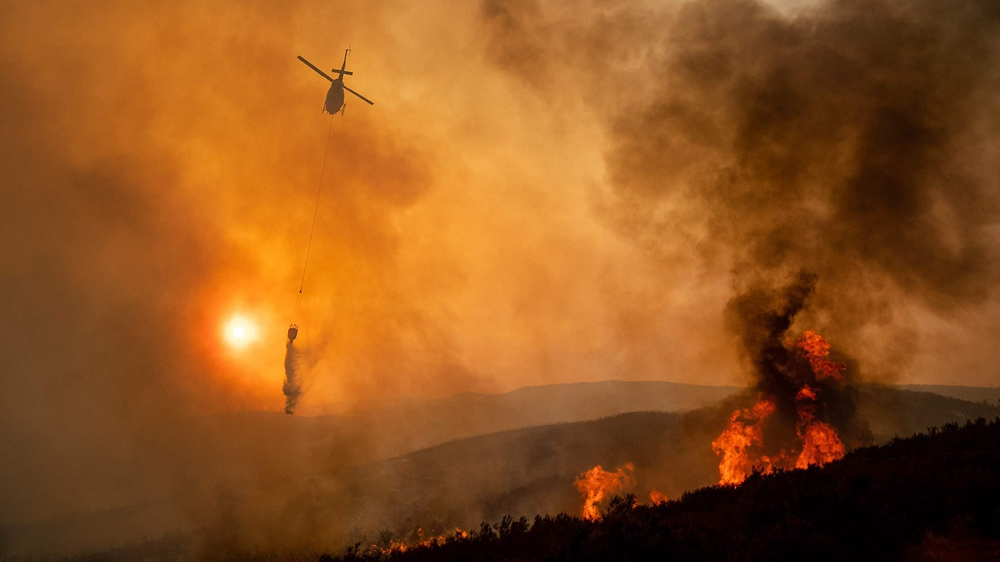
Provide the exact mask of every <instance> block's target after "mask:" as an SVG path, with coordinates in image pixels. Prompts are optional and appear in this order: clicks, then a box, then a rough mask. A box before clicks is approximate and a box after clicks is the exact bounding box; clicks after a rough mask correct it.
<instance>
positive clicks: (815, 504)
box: [320, 418, 1000, 562]
mask: <svg viewBox="0 0 1000 562" xmlns="http://www.w3.org/2000/svg"><path fill="white" fill-rule="evenodd" d="M998 473H1000V418H996V419H994V420H993V421H990V422H987V421H986V420H985V419H982V418H980V419H978V420H976V421H975V422H968V423H966V424H965V425H961V426H960V425H958V424H948V425H946V426H944V427H943V428H942V429H938V428H931V429H930V430H929V431H928V432H926V433H923V434H920V435H915V436H913V437H909V438H906V439H900V438H896V439H893V440H892V441H890V442H888V443H886V444H883V445H879V446H871V447H865V448H860V449H856V450H854V451H852V452H851V453H849V454H848V455H847V456H846V457H845V458H844V459H843V460H841V461H838V462H834V463H832V464H829V465H827V466H825V467H822V468H818V467H813V468H810V469H807V470H792V471H778V472H776V473H773V474H759V473H758V474H754V475H752V476H751V477H750V478H748V479H747V480H746V481H745V482H744V483H743V484H742V485H741V486H739V487H719V486H712V487H707V488H702V489H700V490H697V491H694V492H690V493H686V494H684V496H683V497H682V498H681V499H680V500H679V501H674V502H669V503H666V504H661V505H657V506H646V505H639V504H637V501H636V498H635V496H633V495H627V496H625V497H616V498H615V499H614V500H613V501H612V502H610V504H609V506H608V507H607V508H606V509H605V510H604V513H603V515H604V517H603V520H601V521H597V522H591V521H586V520H583V519H580V518H578V517H574V516H570V515H566V514H560V515H557V516H554V517H553V516H545V517H541V516H538V517H535V518H534V520H528V519H527V518H523V517H522V518H520V519H513V518H510V517H506V518H504V519H503V520H502V521H501V522H500V523H498V524H495V525H492V526H491V525H488V524H485V523H484V524H483V525H482V526H481V527H480V529H479V530H478V531H474V532H471V533H468V534H467V535H462V534H456V535H454V536H452V537H449V538H446V539H444V540H441V541H430V542H429V544H426V545H423V546H416V547H410V548H407V549H406V550H403V551H400V550H398V549H397V550H395V551H387V550H386V549H380V548H377V547H366V546H364V545H362V544H358V545H355V547H353V548H351V549H349V550H348V551H347V552H346V553H345V554H343V555H341V556H339V557H337V558H333V557H331V556H329V555H325V556H323V557H321V558H320V560H321V561H322V562H332V561H334V560H336V561H343V562H348V561H365V562H374V561H381V560H393V561H407V562H412V561H424V560H435V561H469V560H482V561H487V560H551V561H556V560H652V559H657V560H663V559H678V560H803V559H809V560H848V559H854V560H939V559H953V560H959V559H961V560H976V559H984V560H985V559H996V557H997V556H1000V502H998V501H997V498H1000V480H998V478H997V474H998ZM942 556H943V557H942Z"/></svg>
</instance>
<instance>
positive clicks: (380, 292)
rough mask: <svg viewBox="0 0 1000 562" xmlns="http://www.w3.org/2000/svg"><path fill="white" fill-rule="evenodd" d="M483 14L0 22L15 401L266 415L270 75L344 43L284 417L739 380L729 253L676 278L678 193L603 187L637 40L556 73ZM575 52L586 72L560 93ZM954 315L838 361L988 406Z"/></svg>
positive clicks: (288, 218)
mask: <svg viewBox="0 0 1000 562" xmlns="http://www.w3.org/2000/svg"><path fill="white" fill-rule="evenodd" d="M494 4H497V3H495V2H486V3H483V4H482V5H478V4H476V3H464V2H448V1H433V2H421V3H419V4H414V3H403V2H387V3H377V4H372V3H360V2H358V3H354V2H345V3H327V2H289V3H286V2H281V3H270V4H269V3H255V4H252V5H246V4H244V3H236V2H232V3H230V2H222V1H219V2H209V3H205V2H175V3H170V4H168V5H166V6H159V5H156V6H154V5H153V4H146V3H133V2H116V1H107V2H97V3H87V4H78V5H65V4H64V3H45V2H32V3H27V2H24V3H15V4H13V5H11V6H10V7H8V8H7V9H5V14H4V16H3V29H4V33H3V40H2V41H3V51H4V57H3V58H4V62H3V64H2V69H3V72H4V74H5V75H6V76H7V80H5V83H6V85H5V86H4V98H5V106H6V107H5V109H4V112H5V115H6V117H7V118H8V119H9V120H12V121H11V122H13V123H15V125H14V126H13V127H9V128H8V129H9V130H8V131H7V133H6V135H5V139H4V142H5V143H6V147H7V149H6V150H5V152H6V158H5V159H6V160H7V161H8V163H9V164H10V165H11V166H12V167H13V168H14V170H15V171H14V172H12V174H11V175H10V179H9V183H8V184H7V185H5V186H4V191H5V192H6V193H8V194H9V195H11V197H12V198H13V200H14V202H15V204H14V205H13V206H8V207H7V209H6V210H5V212H4V219H5V220H6V221H7V225H8V227H9V228H10V232H9V233H8V235H9V237H10V238H9V239H10V242H11V243H9V244H8V243H5V246H6V247H7V249H6V251H5V252H4V254H5V255H4V256H3V258H2V262H0V264H2V267H3V268H4V270H5V271H7V272H8V274H9V275H8V279H10V280H11V281H10V283H12V287H13V288H12V289H11V291H12V292H11V294H17V295H18V297H17V301H18V302H19V303H20V304H19V306H18V308H17V312H16V313H15V314H13V315H11V316H10V318H11V320H8V321H9V322H11V324H12V325H11V327H10V329H11V330H25V328H15V327H14V326H18V325H21V323H22V322H26V323H28V328H26V330H27V333H30V334H31V337H30V338H29V337H27V336H25V338H26V339H25V340H23V341H22V340H21V339H19V337H14V338H13V339H12V340H11V343H12V348H11V350H10V351H7V352H5V353H9V354H11V355H12V356H14V357H15V358H16V359H13V360H12V361H13V364H14V365H15V366H16V369H17V370H20V371H21V372H28V371H31V372H32V373H33V374H32V375H30V377H34V378H32V379H31V380H32V381H34V382H28V383H24V384H27V385H28V386H31V385H32V384H36V383H37V384H43V386H44V388H39V389H37V394H36V395H34V396H36V398H35V399H32V400H28V401H26V402H25V404H29V405H25V406H23V408H24V409H25V410H30V409H31V408H33V407H34V406H35V405H37V403H38V401H39V400H41V401H47V402H48V403H50V404H59V403H62V402H66V401H68V400H69V398H68V396H63V393H64V390H63V388H64V387H63V382H64V381H65V380H68V379H71V380H76V381H78V382H77V383H76V384H79V385H80V387H81V388H82V392H83V394H84V396H85V400H86V401H92V403H93V407H94V408H96V409H101V410H104V409H107V408H108V405H109V404H111V405H113V406H112V407H111V409H113V410H115V411H120V412H124V413H125V415H129V416H131V415H142V416H144V415H147V414H149V415H152V414H151V410H150V407H151V408H152V410H153V411H155V414H156V415H165V416H173V415H183V414H189V413H199V412H211V411H226V410H231V409H236V408H243V407H245V408H251V409H258V408H259V409H268V410H277V409H279V408H280V407H281V403H282V396H281V394H280V387H281V379H282V376H283V373H282V370H281V357H282V353H283V343H284V342H283V338H284V332H285V330H286V328H287V325H288V323H289V322H291V321H292V320H293V315H292V311H293V309H294V303H295V297H296V289H297V288H298V280H299V275H300V274H301V266H302V261H303V258H304V251H305V243H306V240H307V236H308V230H309V221H310V218H311V216H312V212H313V207H312V204H313V200H314V197H315V190H316V187H317V183H318V181H319V175H320V167H321V164H322V162H323V145H324V140H325V135H326V132H327V127H328V125H329V123H330V121H329V119H330V118H329V116H326V115H323V114H321V113H320V111H319V110H320V107H321V104H322V100H323V96H324V93H325V89H326V82H325V81H324V80H322V79H321V78H320V77H318V76H317V75H315V74H314V73H313V72H311V71H310V70H309V69H308V68H306V67H305V66H304V65H302V64H301V63H299V62H298V61H297V60H296V59H295V56H296V55H300V54H301V55H303V56H305V57H307V58H309V59H310V60H312V61H313V62H314V63H316V64H319V65H320V66H321V67H332V66H336V65H339V63H340V60H341V56H342V53H343V49H344V48H345V47H346V46H347V45H352V46H353V49H354V52H353V54H352V56H351V59H350V61H349V64H348V67H349V69H352V70H353V71H354V72H355V75H354V76H352V77H349V78H348V84H349V85H350V86H352V87H354V88H355V89H357V90H358V91H360V92H361V93H363V94H364V95H366V96H367V97H369V98H371V99H373V100H374V101H375V102H376V104H375V106H373V107H368V106H365V105H363V104H361V103H360V102H358V101H357V100H354V99H348V105H347V110H346V116H344V117H336V118H334V120H333V123H332V127H333V128H332V142H331V151H330V153H329V160H328V162H327V170H328V173H327V175H326V181H325V185H324V192H323V196H322V199H321V204H320V208H319V214H318V217H319V220H318V224H317V229H316V238H315V243H314V246H313V254H312V257H311V258H310V259H311V261H310V270H309V275H308V279H307V284H306V292H305V294H304V298H303V302H302V309H301V313H300V314H299V316H298V318H295V320H297V321H298V322H299V324H300V325H301V327H302V332H301V336H300V340H299V343H301V344H302V345H303V346H304V347H305V348H306V349H307V350H308V351H309V353H310V357H311V361H312V363H311V365H310V367H309V368H308V369H307V371H308V373H307V387H308V390H307V393H306V397H305V398H304V402H303V403H304V404H305V405H306V406H311V407H316V406H319V405H322V404H326V403H340V402H351V401H354V400H371V399H384V398H396V397H404V396H413V395H418V396H438V395H445V394H450V393H454V392H459V391H465V390H479V391H491V392H496V391H505V390H510V389H513V388H516V387H519V386H523V385H531V384H544V383H554V382H572V381H582V380H602V379H668V380H674V381H681V382H691V383H705V384H733V383H738V382H740V381H741V379H740V376H739V375H738V368H737V362H736V358H735V351H734V349H733V346H732V340H731V339H730V337H729V336H728V335H726V334H725V330H724V327H723V321H722V309H723V306H724V303H725V301H726V300H727V299H728V298H729V296H730V295H731V292H732V289H731V286H732V280H731V278H730V275H729V272H730V269H731V267H732V261H731V257H729V256H726V255H725V254H721V255H718V256H717V259H709V260H705V259H703V258H704V256H703V255H701V254H702V250H701V245H702V241H703V239H704V238H705V237H710V236H711V234H710V233H708V232H706V231H704V230H702V225H701V223H700V221H701V218H700V217H699V209H698V208H696V207H686V206H685V205H684V202H683V201H682V200H676V201H662V202H661V206H660V207H658V208H657V210H656V213H658V215H657V216H658V217H659V218H658V219H657V220H658V221H660V222H662V223H664V224H667V225H668V226H667V227H665V228H661V229H660V230H659V231H655V230H654V231H647V230H643V229H641V228H639V227H638V226H636V227H635V228H633V226H632V223H631V222H630V221H631V220H632V219H630V218H629V216H630V215H628V213H629V212H631V211H629V209H628V208H627V207H623V206H619V205H618V204H617V203H616V195H615V189H614V187H613V185H611V184H612V180H610V179H609V175H608V170H607V165H606V164H607V160H606V158H607V157H608V154H609V150H611V149H612V144H611V142H610V140H609V131H612V130H614V129H613V128H614V127H615V126H618V124H620V123H621V116H622V114H623V112H625V111H627V110H629V109H630V108H631V107H635V106H636V104H640V103H643V101H644V100H648V99H650V96H654V95H656V94H655V88H654V87H653V85H651V84H650V83H647V82H648V80H647V79H646V78H644V76H645V74H644V73H643V72H642V71H641V70H642V64H641V60H642V57H644V56H651V55H648V54H647V55H642V54H641V52H642V50H641V49H639V48H638V47H635V45H632V44H629V45H624V44H622V43H620V42H616V40H615V38H616V37H619V35H616V34H631V36H633V37H638V38H641V39H643V40H648V41H650V42H655V41H658V40H659V38H660V36H661V35H662V34H663V31H662V30H658V29H657V28H656V27H655V26H649V25H647V26H643V24H642V22H641V18H636V19H629V18H628V17H623V18H621V19H620V20H614V21H615V23H614V24H613V25H608V31H607V34H606V35H596V36H595V37H607V42H606V43H602V42H600V41H598V42H596V43H594V42H591V43H588V45H591V48H592V51H591V52H586V53H567V52H562V51H559V47H558V45H556V46H553V45H555V43H554V42H555V41H557V40H558V41H565V42H566V44H571V43H570V42H569V41H570V40H571V39H572V37H573V32H572V30H571V29H570V30H569V31H564V30H563V29H562V28H561V27H560V26H561V25H563V24H562V23H560V22H569V23H566V24H565V25H566V26H567V29H568V28H569V27H571V24H575V23H579V22H577V20H576V19H574V18H577V16H576V15H575V14H573V13H571V12H566V13H562V12H559V13H557V14H555V15H553V14H550V13H548V11H547V10H552V9H553V8H551V7H549V8H544V9H543V8H537V7H536V8H532V9H538V10H541V11H540V12H538V14H536V15H537V18H535V19H536V20H537V21H538V22H540V23H537V25H538V28H537V29H529V30H527V33H529V34H533V35H530V37H531V41H525V42H524V43H523V44H518V43H517V41H513V42H512V43H511V42H510V38H509V37H508V36H507V35H505V34H507V33H514V32H516V33H522V32H524V31H525V30H524V29H520V28H516V26H514V27H512V28H511V29H514V31H511V29H508V28H507V27H505V26H509V25H513V24H511V23H510V22H509V21H508V20H507V19H505V18H508V16H509V14H507V12H504V10H507V9H508V8H506V7H504V8H496V6H495V5H494ZM531 5H532V4H531V3H528V4H526V6H531ZM651 9H652V8H651ZM657 10H658V11H657ZM672 10H673V8H672V7H670V6H669V5H667V6H663V7H659V8H656V9H655V10H654V11H656V13H658V14H661V15H662V16H663V17H665V18H666V17H670V14H671V13H672ZM529 11H530V10H529ZM567 14H569V15H567ZM626 15H627V14H626ZM509 17H510V18H511V21H513V20H514V19H516V18H514V17H513V16H509ZM607 17H608V18H611V17H612V15H607ZM581 21H582V20H581ZM588 25H589V24H588ZM622 36H624V35H622ZM550 40H551V41H552V42H553V43H552V44H549V43H547V41H550ZM532 41H534V43H532ZM505 42H507V43H505ZM508 43H509V44H508ZM512 45H513V46H512ZM553 53H558V54H559V55H560V56H561V58H559V59H558V61H557V62H552V61H553V60H554V57H555V55H553ZM546 57H550V58H546ZM585 57H586V60H587V61H589V62H594V63H595V64H596V63H597V62H599V63H601V64H606V65H608V67H609V68H611V70H610V71H609V73H606V74H598V75H595V74H593V73H590V72H589V71H588V67H587V65H586V64H583V63H582V62H580V61H581V60H583V59H584V58H585ZM619 57H620V58H619ZM636 57H639V58H636ZM618 172H620V170H618V171H616V173H618ZM665 181H667V180H665ZM5 236H7V235H5ZM53 295H55V297H53ZM60 299H66V302H67V303H72V306H69V307H67V306H64V305H65V303H63V304H60V303H61V302H62V301H61V300H60ZM40 303H49V304H40ZM989 306H991V307H992V306H994V305H989ZM981 310H983V309H982V307H980V308H976V309H974V310H972V311H969V312H960V313H958V314H956V315H953V316H950V317H947V318H944V319H942V318H941V317H940V315H937V314H934V313H929V312H927V311H925V310H923V309H921V308H920V307H919V306H912V305H910V304H907V303H905V302H904V303H902V304H901V305H900V306H899V307H897V308H896V309H895V311H894V313H893V315H892V317H891V319H889V320H887V321H886V322H884V323H880V324H877V325H876V326H875V328H871V329H868V330H867V331H866V332H864V333H865V336H864V337H855V338H854V339H849V338H847V337H846V336H845V340H843V341H841V342H840V348H842V349H843V348H845V347H846V348H847V349H846V351H847V352H849V353H851V354H853V355H855V356H858V357H859V358H860V359H861V360H862V364H863V365H865V364H867V365H870V366H871V371H872V372H873V373H879V376H885V375H886V374H890V375H894V376H897V377H898V380H900V381H904V382H951V383H963V384H995V383H996V379H995V378H994V377H995V375H994V374H993V371H992V362H991V361H990V360H988V359H987V358H986V357H985V356H984V355H982V354H980V353H979V352H978V350H980V349H982V346H984V345H987V342H989V341H992V337H993V336H994V335H995V334H996V331H997V327H996V326H995V324H994V323H992V322H991V321H989V320H988V318H989V316H988V315H983V314H980V311H981ZM56 311H58V312H56ZM234 316H241V317H244V318H246V319H247V320H248V322H251V323H252V324H253V325H254V326H256V330H257V338H256V339H255V340H254V341H253V342H251V343H250V344H248V345H247V346H245V347H243V348H240V349H236V348H233V347H231V346H227V345H225V338H224V337H223V334H222V331H223V328H224V326H225V325H226V324H227V323H228V322H229V321H230V319H231V318H232V317H234ZM15 322H16V324H15ZM840 322H846V320H843V319H841V320H840ZM822 327H823V326H818V328H820V329H822ZM834 332H835V333H834V334H833V335H832V337H831V340H832V341H833V343H834V345H835V346H836V345H837V344H838V341H837V338H836V328H834ZM62 336H65V338H63V337H62ZM914 342H919V344H920V345H919V346H916V345H913V343H914ZM897 348H898V349H901V350H903V351H901V352H900V353H897V354H895V355H893V354H892V353H890V352H891V351H892V350H894V349H897ZM915 349H916V355H915V356H914V357H912V358H908V359H905V360H901V359H900V357H901V356H904V355H905V356H907V357H909V355H910V354H911V352H912V351H913V350H915ZM43 356H44V358H43ZM889 356H891V357H892V361H889V360H886V359H885V357H889ZM866 361H867V363H866ZM900 361H901V362H900ZM955 365H958V368H953V366H955ZM946 366H947V367H949V370H948V372H945V371H944V368H945V367H946ZM897 367H901V368H897ZM94 372H98V373H102V374H99V375H95V374H93V373H94ZM125 373H129V374H125ZM139 373H142V374H141V375H140V374H139ZM16 377H20V378H17V380H21V379H22V378H24V379H27V378H29V375H17V376H16ZM88 377H94V378H88ZM39 380H40V381H43V382H41V383H39V382H38V381H39ZM85 381H90V382H85ZM18 384H22V383H20V382H18V383H13V382H12V383H11V385H12V386H17V385H18ZM70 396H73V399H74V400H77V399H79V397H78V396H77V395H73V394H70ZM150 405H152V406H150ZM19 408H20V407H19ZM25 415H28V414H25ZM115 415H117V414H115ZM29 417H30V416H29Z"/></svg>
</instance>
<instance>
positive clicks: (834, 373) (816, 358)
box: [795, 330, 847, 381]
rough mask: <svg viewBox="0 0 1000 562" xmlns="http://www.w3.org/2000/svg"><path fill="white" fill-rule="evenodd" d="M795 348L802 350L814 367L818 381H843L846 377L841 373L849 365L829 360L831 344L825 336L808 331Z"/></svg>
mask: <svg viewBox="0 0 1000 562" xmlns="http://www.w3.org/2000/svg"><path fill="white" fill-rule="evenodd" d="M795 346H796V347H798V348H799V349H801V350H802V353H803V354H805V356H806V359H808V360H809V366H810V367H812V371H813V373H814V374H815V375H816V380H820V381H821V380H823V379H827V378H834V379H836V380H838V381H839V380H843V378H844V375H842V374H841V372H842V371H844V370H845V369H847V365H844V364H843V363H834V362H833V361H829V360H827V357H829V356H830V344H829V343H827V341H826V340H825V339H824V338H823V336H821V335H819V334H817V333H816V332H814V331H812V330H806V332H805V333H804V334H802V339H800V340H799V341H797V342H795Z"/></svg>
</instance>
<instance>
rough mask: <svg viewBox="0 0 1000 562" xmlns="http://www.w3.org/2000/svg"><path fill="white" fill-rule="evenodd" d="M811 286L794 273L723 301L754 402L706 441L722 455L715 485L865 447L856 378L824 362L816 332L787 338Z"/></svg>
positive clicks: (867, 436) (824, 349) (825, 349)
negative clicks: (779, 284) (749, 378)
mask: <svg viewBox="0 0 1000 562" xmlns="http://www.w3.org/2000/svg"><path fill="white" fill-rule="evenodd" d="M816 281H817V280H816V276H814V275H812V274H810V273H807V272H800V273H798V274H797V275H796V277H795V278H794V279H793V280H792V281H791V282H790V283H788V284H787V285H785V286H783V287H779V288H777V289H775V288H772V287H770V286H768V285H766V284H763V283H758V284H755V285H753V286H751V287H750V288H749V289H747V290H744V291H742V292H741V293H740V294H738V295H737V296H736V297H735V298H734V299H733V300H732V301H731V302H730V303H729V307H728V312H729V321H730V322H729V323H730V327H731V328H732V329H733V331H734V332H735V333H736V334H737V336H738V337H739V343H740V352H741V355H742V356H743V358H744V360H745V362H746V364H747V369H748V371H749V372H750V374H751V376H752V377H753V390H754V391H755V392H756V395H757V400H756V402H755V403H754V404H753V405H752V406H750V407H747V408H738V409H736V410H735V411H734V412H732V414H731V415H730V416H729V424H728V426H727V427H726V429H725V430H724V431H723V432H722V434H721V435H719V437H718V438H717V439H715V440H714V441H713V442H712V449H713V450H714V451H715V452H716V454H718V455H720V456H721V461H720V463H719V473H720V480H719V483H720V484H738V483H740V482H742V481H743V480H744V479H745V478H746V477H747V476H748V475H749V474H750V473H751V472H752V471H753V470H755V469H756V470H761V471H763V472H771V471H773V470H775V469H789V468H806V467H808V466H810V465H823V464H826V463H828V462H830V461H833V460H837V459H839V458H841V457H843V456H844V453H845V450H846V446H845V443H844V440H845V439H847V440H848V441H849V442H850V443H851V444H852V445H855V446H856V445H861V444H867V443H869V442H870V441H871V432H870V431H869V430H868V428H867V425H865V424H863V423H861V422H859V421H858V419H857V416H856V407H855V403H854V401H855V399H854V395H855V389H854V388H853V385H852V383H853V382H854V381H853V379H854V378H855V375H854V374H853V373H852V372H851V371H850V370H849V369H848V367H847V365H846V364H845V363H841V362H836V361H833V360H831V359H830V355H831V352H830V348H831V346H830V344H829V343H828V342H827V341H826V340H825V339H824V338H823V336H821V335H819V334H818V333H816V332H815V331H812V330H807V331H805V332H804V333H803V334H802V335H801V336H800V337H798V338H795V339H793V338H791V337H789V335H788V332H789V330H790V328H791V326H792V324H793V322H794V320H795V317H796V316H797V315H798V314H799V313H800V312H801V311H802V310H803V309H804V308H805V306H806V304H807V301H808V299H809V297H810V296H811V295H812V293H813V291H814V290H815V286H816Z"/></svg>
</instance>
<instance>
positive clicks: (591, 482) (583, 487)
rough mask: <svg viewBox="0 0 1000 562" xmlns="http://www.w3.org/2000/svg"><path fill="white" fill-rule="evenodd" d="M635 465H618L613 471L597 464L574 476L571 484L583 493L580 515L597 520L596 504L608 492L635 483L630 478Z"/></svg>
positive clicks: (598, 512) (599, 513)
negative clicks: (574, 478)
mask: <svg viewBox="0 0 1000 562" xmlns="http://www.w3.org/2000/svg"><path fill="white" fill-rule="evenodd" d="M634 469H635V467H634V466H633V465H632V463H628V464H626V465H625V466H620V467H618V470H616V471H615V472H608V471H606V470H604V469H603V468H601V465H597V466H595V467H594V468H592V469H590V470H588V471H587V472H584V473H583V474H581V475H579V476H577V477H576V480H574V481H573V485H574V486H576V489H577V490H579V491H580V494H582V495H583V498H584V499H583V509H582V513H581V515H582V517H583V518H584V519H589V520H590V521H597V520H599V519H600V518H601V512H600V510H599V509H598V508H597V504H599V503H601V501H603V500H604V497H605V496H607V495H608V494H611V493H614V492H617V491H618V490H621V489H622V488H623V487H625V486H626V485H629V486H631V485H635V480H634V479H633V478H632V471H633V470H634Z"/></svg>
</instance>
